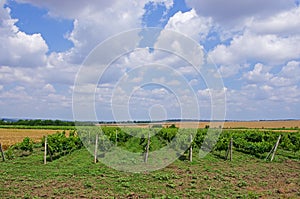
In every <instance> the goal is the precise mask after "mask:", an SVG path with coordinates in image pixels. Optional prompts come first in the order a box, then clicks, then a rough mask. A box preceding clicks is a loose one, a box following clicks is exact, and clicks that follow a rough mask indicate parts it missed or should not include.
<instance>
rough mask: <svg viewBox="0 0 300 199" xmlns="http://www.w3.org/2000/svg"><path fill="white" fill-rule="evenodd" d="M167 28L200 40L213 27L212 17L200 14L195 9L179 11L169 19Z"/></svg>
mask: <svg viewBox="0 0 300 199" xmlns="http://www.w3.org/2000/svg"><path fill="white" fill-rule="evenodd" d="M165 28H166V29H171V30H174V31H177V32H180V33H181V34H185V35H186V36H188V37H191V38H193V39H195V40H196V41H200V40H204V39H205V38H206V36H207V35H208V33H209V30H210V28H211V19H210V18H205V17H200V16H198V15H197V13H196V11H195V10H194V9H192V10H190V11H188V12H185V13H182V12H181V11H179V12H177V13H176V14H175V15H174V16H173V17H171V18H170V19H169V21H168V23H167V25H166V26H165Z"/></svg>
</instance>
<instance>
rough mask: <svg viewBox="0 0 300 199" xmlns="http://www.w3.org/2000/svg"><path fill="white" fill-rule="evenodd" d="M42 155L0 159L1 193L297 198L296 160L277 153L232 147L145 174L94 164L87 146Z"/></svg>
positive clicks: (299, 178)
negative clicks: (259, 154)
mask: <svg viewBox="0 0 300 199" xmlns="http://www.w3.org/2000/svg"><path fill="white" fill-rule="evenodd" d="M42 157H43V152H42V151H41V149H38V150H36V151H35V152H34V155H31V156H28V157H21V158H16V159H14V160H10V161H6V162H4V163H3V162H0V196H1V198H21V197H23V198H43V197H45V198H51V197H53V198H79V197H81V198H109V197H117V198H125V197H127V198H135V197H140V198H149V197H150V198H151V197H159V198H161V197H167V196H169V197H170V198H176V197H179V198H209V197H212V198H215V197H218V198H226V197H228V198H236V197H240V198H255V197H265V198H280V197H282V198H286V197H291V198H299V197H300V192H299V190H300V172H299V171H300V162H299V160H288V159H285V158H283V157H281V156H276V158H275V162H272V163H269V162H265V161H264V160H260V159H257V158H254V157H252V156H249V155H245V154H241V153H239V152H236V151H235V152H234V160H233V162H228V161H224V160H223V159H220V158H218V157H217V156H216V155H212V154H210V155H208V156H206V157H205V158H204V159H198V158H197V157H195V158H194V162H192V163H190V162H187V161H181V160H177V161H175V162H174V163H173V164H171V165H169V166H168V167H167V168H164V169H163V170H159V171H155V172H151V173H143V174H132V173H124V172H119V171H115V170H113V169H110V168H108V167H106V166H105V165H103V164H102V163H97V164H93V163H92V161H93V158H92V156H91V155H90V154H89V153H88V152H87V151H86V150H85V149H82V150H79V151H76V152H74V153H72V154H71V155H68V156H65V157H62V158H60V159H58V160H55V161H54V162H50V163H48V164H47V165H43V161H42ZM150 158H151V157H150Z"/></svg>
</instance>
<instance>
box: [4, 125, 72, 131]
mask: <svg viewBox="0 0 300 199" xmlns="http://www.w3.org/2000/svg"><path fill="white" fill-rule="evenodd" d="M0 128H3V129H46V130H74V129H75V126H28V125H0Z"/></svg>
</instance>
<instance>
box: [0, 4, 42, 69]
mask: <svg viewBox="0 0 300 199" xmlns="http://www.w3.org/2000/svg"><path fill="white" fill-rule="evenodd" d="M0 6H1V7H0V16H1V24H0V33H1V34H0V51H1V54H0V65H2V66H3V65H7V66H20V67H37V66H43V65H45V63H46V53H47V51H48V46H47V44H46V42H45V40H44V39H43V38H42V36H41V34H39V33H37V34H32V35H28V34H26V33H24V32H22V31H19V29H18V27H17V26H16V25H15V23H16V22H17V20H16V19H12V18H11V17H10V9H9V8H4V7H3V4H0Z"/></svg>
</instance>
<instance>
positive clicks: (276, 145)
mask: <svg viewBox="0 0 300 199" xmlns="http://www.w3.org/2000/svg"><path fill="white" fill-rule="evenodd" d="M280 139H281V135H279V137H278V139H277V142H276V144H275V146H274V151H273V154H272V157H271V162H272V161H273V159H274V156H275V153H276V150H277V147H278V145H279V141H280Z"/></svg>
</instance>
